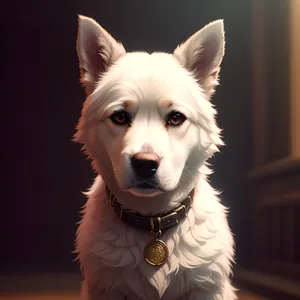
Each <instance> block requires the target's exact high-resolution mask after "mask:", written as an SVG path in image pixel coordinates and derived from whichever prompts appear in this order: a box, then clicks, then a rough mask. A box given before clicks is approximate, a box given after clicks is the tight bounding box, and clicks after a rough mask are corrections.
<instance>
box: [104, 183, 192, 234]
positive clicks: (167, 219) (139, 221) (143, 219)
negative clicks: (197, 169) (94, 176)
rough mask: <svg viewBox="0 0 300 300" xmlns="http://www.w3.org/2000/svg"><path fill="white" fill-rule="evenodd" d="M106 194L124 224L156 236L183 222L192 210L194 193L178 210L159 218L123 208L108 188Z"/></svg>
mask: <svg viewBox="0 0 300 300" xmlns="http://www.w3.org/2000/svg"><path fill="white" fill-rule="evenodd" d="M106 192H107V196H108V199H109V201H110V204H111V206H112V208H113V210H114V211H115V212H116V214H117V215H118V216H119V218H120V219H121V220H122V221H123V222H125V223H127V224H129V225H131V226H134V227H137V228H139V229H143V230H148V231H150V232H152V233H154V234H155V233H162V231H165V230H166V229H168V228H170V227H173V226H175V225H177V224H178V223H179V222H180V221H181V220H183V219H184V218H185V217H186V214H187V212H188V211H189V209H190V208H191V204H192V197H193V191H192V192H191V193H190V195H189V196H188V197H187V198H186V199H184V200H183V201H182V202H181V204H180V205H179V206H178V207H177V208H175V209H174V210H172V211H170V212H168V213H166V214H161V215H158V216H143V215H140V214H138V213H133V212H131V211H130V210H128V209H125V208H123V207H122V205H121V204H120V203H119V202H118V201H117V199H116V197H115V196H114V195H113V194H112V193H111V192H110V190H109V189H108V187H106Z"/></svg>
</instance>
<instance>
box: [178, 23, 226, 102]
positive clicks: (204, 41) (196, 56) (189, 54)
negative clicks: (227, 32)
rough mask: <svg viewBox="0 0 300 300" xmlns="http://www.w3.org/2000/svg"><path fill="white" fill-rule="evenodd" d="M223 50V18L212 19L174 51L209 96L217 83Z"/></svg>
mask: <svg viewBox="0 0 300 300" xmlns="http://www.w3.org/2000/svg"><path fill="white" fill-rule="evenodd" d="M224 52H225V38H224V24H223V20H218V21H214V22H212V23H210V24H208V25H206V26H205V27H204V28H203V29H201V30H199V31H198V32H196V33H195V34H194V35H192V36H191V37H190V38H189V39H188V40H187V41H186V42H184V43H183V44H181V45H179V46H178V47H177V48H176V50H175V51H174V56H175V57H176V58H177V60H178V61H179V62H180V63H181V64H182V65H183V66H184V67H185V68H187V69H188V70H189V71H191V72H192V73H193V74H194V76H195V77H196V79H197V80H198V82H199V84H200V85H201V87H202V88H203V90H204V93H205V94H206V95H207V96H208V97H210V96H211V95H212V94H213V92H214V88H215V86H216V85H218V78H219V71H220V65H221V62H222V58H223V56H224Z"/></svg>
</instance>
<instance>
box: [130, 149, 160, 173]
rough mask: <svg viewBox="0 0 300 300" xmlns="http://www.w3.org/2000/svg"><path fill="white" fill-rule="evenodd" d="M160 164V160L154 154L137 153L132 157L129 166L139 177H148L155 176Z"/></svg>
mask: <svg viewBox="0 0 300 300" xmlns="http://www.w3.org/2000/svg"><path fill="white" fill-rule="evenodd" d="M159 164H160V158H159V157H158V155H157V154H155V153H154V152H139V153H136V154H135V155H133V156H132V158H131V165H132V167H133V169H134V171H135V173H136V174H137V175H138V176H140V177H143V178H145V177H150V176H152V175H154V174H155V172H156V170H157V169H158V167H159Z"/></svg>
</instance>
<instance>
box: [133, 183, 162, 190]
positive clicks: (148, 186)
mask: <svg viewBox="0 0 300 300" xmlns="http://www.w3.org/2000/svg"><path fill="white" fill-rule="evenodd" d="M136 187H137V188H139V189H157V187H155V186H153V185H151V184H150V183H147V182H142V183H139V184H137V185H136Z"/></svg>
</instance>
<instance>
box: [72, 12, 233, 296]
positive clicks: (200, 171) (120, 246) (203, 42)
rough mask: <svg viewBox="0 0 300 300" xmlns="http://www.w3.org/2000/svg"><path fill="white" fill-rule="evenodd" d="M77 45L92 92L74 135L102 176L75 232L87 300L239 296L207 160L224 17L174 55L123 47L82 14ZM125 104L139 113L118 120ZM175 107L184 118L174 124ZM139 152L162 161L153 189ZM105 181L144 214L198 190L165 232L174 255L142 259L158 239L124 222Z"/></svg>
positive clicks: (214, 135)
mask: <svg viewBox="0 0 300 300" xmlns="http://www.w3.org/2000/svg"><path fill="white" fill-rule="evenodd" d="M77 52H78V57H79V62H80V68H81V82H82V84H83V85H84V87H85V89H86V94H87V99H86V101H85V103H84V106H83V110H82V114H81V118H80V120H79V123H78V126H77V132H76V134H75V138H74V139H75V141H76V142H79V143H81V144H83V149H84V151H85V152H86V154H87V155H88V157H89V158H90V159H91V160H92V166H93V168H94V170H95V171H96V172H97V173H98V176H97V178H96V179H95V182H94V184H93V186H92V187H91V189H90V190H89V192H87V193H86V195H87V197H88V201H87V203H86V206H85V208H84V211H83V218H82V221H81V222H80V225H79V228H78V233H77V243H76V252H77V253H78V258H79V260H80V263H81V266H82V272H83V275H84V281H83V284H82V299H83V300H108V299H109V300H121V299H122V300H123V299H127V300H139V299H143V300H155V299H163V300H171V299H176V300H183V299H187V300H196V299H197V300H198V299H220V300H221V299H222V300H225V299H226V300H233V299H236V296H235V290H234V288H233V287H232V286H231V283H230V279H229V276H230V272H231V263H232V262H233V256H234V251H233V245H234V242H233V238H232V234H231V232H230V229H229V227H228V224H227V219H226V209H225V208H224V206H222V204H221V203H220V201H219V198H218V193H217V192H216V191H214V190H213V188H212V187H211V186H210V184H209V182H208V180H207V176H208V175H209V174H210V172H211V171H210V169H209V167H208V165H207V163H206V161H207V159H208V158H210V157H211V156H212V155H213V154H214V153H215V152H216V151H218V147H219V146H221V145H222V140H221V138H220V129H219V128H218V126H217V124H216V122H215V114H216V111H215V109H214V107H213V105H212V103H211V102H210V97H211V96H212V94H213V92H214V88H215V86H216V85H217V83H218V74H219V69H220V64H221V61H222V57H223V55H224V31H223V21H215V22H213V23H210V24H209V25H207V26H206V27H205V28H204V29H202V30H200V31H198V32H197V33H195V34H194V35H193V36H192V37H190V38H189V39H188V40H187V41H186V42H185V43H183V44H182V45H180V46H178V47H177V48H176V50H175V51H174V53H173V54H166V53H152V54H148V53H143V52H134V53H126V51H125V49H124V47H123V46H122V45H121V44H120V43H118V42H117V41H116V40H115V39H113V38H112V36H111V35H110V34H108V33H107V31H105V30H104V29H103V28H102V27H101V26H100V25H98V24H97V23H96V22H95V21H94V20H92V19H90V18H86V17H83V16H80V17H79V31H78V44H77ZM120 109H122V110H126V111H127V112H128V113H129V114H130V115H131V116H132V121H131V124H130V126H120V125H119V126H118V125H116V124H114V123H113V122H112V121H111V119H110V116H111V115H112V114H113V113H114V112H115V111H118V110H120ZM174 110H175V111H179V112H180V113H182V114H184V115H185V117H186V121H185V122H183V124H182V125H181V126H178V127H168V126H166V122H165V120H166V118H167V116H168V114H169V113H170V112H171V111H174ZM138 152H155V153H156V154H157V155H158V156H159V157H160V159H161V163H160V166H159V168H158V170H157V172H156V174H155V178H154V179H153V182H155V188H153V189H143V188H139V187H138V183H139V180H140V179H139V178H138V177H137V176H136V174H135V173H134V171H133V169H132V166H131V163H130V159H131V157H132V156H133V155H134V154H136V153H138ZM153 182H152V181H151V182H149V183H151V184H153ZM105 185H107V186H108V187H109V188H110V190H111V191H112V192H113V194H114V195H115V196H116V197H117V199H118V201H119V202H120V203H121V204H122V205H123V206H124V207H126V208H127V209H130V210H132V211H134V212H138V213H140V214H143V215H157V214H159V213H165V212H168V211H170V210H172V209H174V208H176V207H177V206H178V205H179V204H180V202H181V201H182V200H183V199H184V198H185V197H186V196H187V195H188V194H189V193H190V191H191V190H192V189H194V191H195V192H194V198H193V204H192V208H191V209H190V210H189V212H188V214H187V216H186V218H185V219H184V220H183V221H182V222H180V223H179V224H178V226H176V227H173V228H171V229H169V230H167V231H166V232H165V233H163V235H162V237H161V239H162V240H163V241H164V242H165V243H166V244H167V246H168V248H169V252H170V255H169V258H168V260H167V262H166V263H165V264H164V265H163V266H161V267H153V266H150V265H149V264H147V262H146V261H145V260H144V258H143V251H144V248H145V246H146V245H147V243H148V242H150V241H151V240H152V239H153V237H152V236H151V234H150V233H148V232H144V231H141V230H139V229H137V228H134V227H130V226H128V225H126V224H125V223H124V222H122V221H121V220H119V218H118V216H117V215H116V214H115V212H114V211H113V210H112V208H111V206H110V204H109V201H108V199H107V196H106V193H105Z"/></svg>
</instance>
